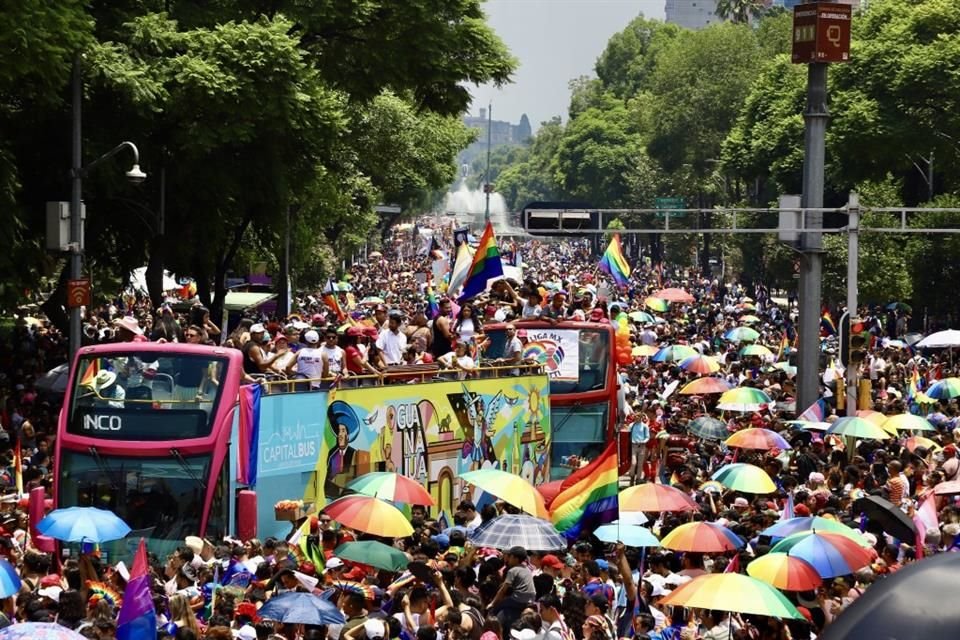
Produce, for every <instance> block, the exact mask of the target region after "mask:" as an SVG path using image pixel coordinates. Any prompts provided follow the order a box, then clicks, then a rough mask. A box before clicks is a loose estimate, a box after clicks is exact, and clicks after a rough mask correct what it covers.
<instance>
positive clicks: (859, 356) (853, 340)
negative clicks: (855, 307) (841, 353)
mask: <svg viewBox="0 0 960 640" xmlns="http://www.w3.org/2000/svg"><path fill="white" fill-rule="evenodd" d="M848 341H849V347H848V349H847V359H848V360H849V361H850V364H852V365H854V366H859V365H860V364H862V363H863V361H864V360H865V359H866V358H867V347H868V346H869V345H870V332H868V331H865V330H864V325H863V322H861V321H860V319H859V318H853V319H852V320H851V321H850V337H849V338H848Z"/></svg>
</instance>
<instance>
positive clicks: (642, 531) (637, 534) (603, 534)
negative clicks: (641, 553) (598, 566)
mask: <svg viewBox="0 0 960 640" xmlns="http://www.w3.org/2000/svg"><path fill="white" fill-rule="evenodd" d="M593 535H595V536H597V539H598V540H600V542H607V543H610V544H613V543H615V542H622V543H623V544H625V545H627V546H628V547H659V546H660V541H659V540H657V536H655V535H653V532H651V531H650V529H646V528H644V527H638V526H637V525H634V524H605V525H601V526H599V527H597V528H596V530H595V531H594V532H593Z"/></svg>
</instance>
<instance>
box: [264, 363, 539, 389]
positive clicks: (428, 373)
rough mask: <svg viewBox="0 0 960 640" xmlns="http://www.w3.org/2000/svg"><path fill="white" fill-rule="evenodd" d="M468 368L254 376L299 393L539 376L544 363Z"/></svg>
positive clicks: (434, 366) (432, 366) (429, 366)
mask: <svg viewBox="0 0 960 640" xmlns="http://www.w3.org/2000/svg"><path fill="white" fill-rule="evenodd" d="M464 372H465V370H464V369H455V368H443V367H441V366H439V365H438V364H433V363H431V364H416V365H396V366H391V367H387V369H386V370H384V371H382V372H380V373H379V374H351V375H347V376H331V377H327V378H296V377H295V378H287V377H283V376H279V375H273V374H269V373H265V374H260V375H256V374H255V375H254V376H253V377H254V378H259V379H260V384H261V386H263V388H264V390H265V391H266V393H268V394H275V393H296V392H298V391H318V390H321V391H322V390H330V389H350V388H356V387H381V386H385V385H391V384H412V383H417V384H429V383H432V382H456V381H458V380H459V381H465V380H476V379H478V378H486V379H489V378H505V377H514V376H518V375H528V376H529V375H538V374H542V373H544V368H543V365H542V364H539V363H517V364H505V365H490V364H488V365H482V366H479V367H476V368H475V369H470V370H466V373H467V374H468V375H467V376H466V377H464V378H461V377H460V374H462V373H464Z"/></svg>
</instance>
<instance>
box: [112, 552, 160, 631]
mask: <svg viewBox="0 0 960 640" xmlns="http://www.w3.org/2000/svg"><path fill="white" fill-rule="evenodd" d="M150 580H151V575H150V565H149V563H148V562H147V545H146V543H145V542H144V540H143V538H140V546H139V547H137V554H136V555H135V556H134V557H133V568H132V569H131V570H130V581H129V582H127V589H126V591H124V593H123V604H122V605H121V606H120V615H119V617H118V618H117V640H142V639H143V638H153V637H155V636H156V635H157V613H156V610H155V609H154V608H153V595H152V593H151V591H150Z"/></svg>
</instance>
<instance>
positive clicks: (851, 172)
mask: <svg viewBox="0 0 960 640" xmlns="http://www.w3.org/2000/svg"><path fill="white" fill-rule="evenodd" d="M728 4H731V3H728ZM740 4H744V6H746V5H745V3H740ZM733 5H737V6H739V5H738V4H737V3H732V4H731V6H733ZM734 8H736V6H735V7H734ZM739 10H740V9H737V11H739ZM751 12H752V10H751ZM743 22H745V21H739V22H737V23H723V24H718V25H714V26H711V27H708V28H706V29H703V30H700V31H686V30H682V29H679V28H677V27H676V26H674V25H669V24H664V23H661V22H657V21H654V20H647V19H645V18H642V17H641V18H637V19H636V20H634V21H633V22H631V23H630V24H629V25H628V26H627V27H626V28H625V29H624V30H623V31H621V32H620V33H617V34H615V35H614V36H613V37H612V38H611V39H610V41H609V42H608V44H607V47H606V49H605V51H604V52H603V54H602V55H601V56H600V58H599V59H598V60H597V63H596V67H595V71H596V77H594V78H579V79H577V80H575V81H573V82H572V83H571V88H572V96H571V103H570V108H569V120H568V121H567V123H566V124H563V123H562V122H561V121H560V120H559V119H554V120H552V121H550V122H546V123H543V125H542V126H541V127H540V129H539V131H538V132H537V134H536V136H535V137H534V138H533V139H532V140H531V141H530V143H529V144H528V145H526V146H523V147H520V148H510V149H500V150H497V152H496V153H495V154H494V157H493V162H492V167H493V168H492V173H493V175H494V176H495V179H494V181H495V184H496V188H497V189H498V191H499V192H500V193H502V194H503V195H504V197H505V199H506V200H507V202H508V204H509V206H510V207H511V208H512V209H514V210H518V209H520V208H522V207H523V205H524V204H526V203H527V202H530V201H533V200H576V201H581V202H586V203H588V204H589V205H591V206H594V207H604V208H649V207H653V206H654V199H655V198H656V197H664V196H674V197H682V198H683V199H684V201H685V203H686V205H687V206H688V207H691V208H696V207H704V208H713V207H717V208H722V207H730V206H738V205H739V206H750V207H766V206H770V205H771V204H773V205H774V206H775V204H774V203H775V202H776V200H777V196H778V194H781V193H799V192H800V190H801V179H802V163H803V116H802V113H803V109H804V100H805V86H806V67H805V66H804V65H795V64H791V62H790V57H789V47H790V42H791V23H792V16H791V15H790V14H788V13H786V12H783V11H776V10H775V11H771V12H768V13H767V14H766V15H764V16H763V17H762V18H761V19H759V20H758V21H757V22H756V23H755V24H753V25H749V24H744V23H743ZM853 27H854V30H853V43H852V54H851V56H852V62H850V63H849V64H838V65H833V66H831V68H830V109H831V115H832V118H831V122H830V126H829V130H828V139H827V188H826V202H827V206H842V205H843V204H844V203H845V202H846V199H847V194H848V193H849V192H850V191H851V190H854V189H855V190H858V191H859V192H861V193H862V197H861V201H862V202H863V203H864V204H866V205H869V206H874V207H880V206H902V205H910V206H915V205H918V204H922V203H930V204H932V205H934V206H947V205H949V204H953V203H954V195H953V194H956V193H957V192H958V189H960V174H958V171H957V170H958V168H960V167H958V163H960V115H958V114H960V110H958V109H957V107H958V106H960V105H958V104H957V102H958V101H960V74H958V73H957V70H958V69H960V5H958V4H957V3H954V2H945V1H943V0H876V1H875V2H871V3H869V5H868V8H866V9H864V10H863V11H861V12H859V13H858V14H856V16H855V19H854V23H853ZM931 159H932V160H933V161H934V162H935V171H934V172H933V175H934V182H933V184H932V186H930V185H928V184H926V182H925V178H926V169H927V165H926V162H927V160H931ZM918 167H919V169H921V170H923V171H919V170H918ZM931 192H932V198H931ZM921 217H922V218H923V220H921V219H920V218H921ZM635 218H636V219H626V220H625V222H627V223H628V224H630V225H642V224H646V223H651V222H652V220H645V219H642V218H643V217H642V216H636V217H635ZM880 218H882V215H881V214H879V213H877V214H870V215H869V216H868V217H867V220H866V221H865V222H866V223H867V224H871V223H872V222H873V221H876V222H883V221H882V220H881V219H880ZM725 222H729V220H726V216H725V214H723V213H720V212H715V213H712V214H704V215H701V216H700V217H699V218H696V217H694V218H692V219H687V220H685V221H680V220H678V221H677V224H688V225H689V226H690V227H691V228H697V227H700V228H702V227H705V226H709V225H715V226H719V225H720V224H722V223H725ZM834 222H835V223H836V224H840V222H841V221H834ZM921 222H922V223H924V224H930V225H939V226H943V225H944V224H948V225H950V224H951V223H952V220H951V217H950V214H932V213H931V214H923V216H917V220H916V223H917V224H920V223H921ZM738 223H739V224H741V225H743V224H745V223H746V224H755V225H756V226H764V227H766V226H776V216H766V215H757V216H754V218H753V220H744V219H743V218H741V219H739V220H738ZM883 226H892V225H883ZM953 226H956V225H953ZM704 238H705V239H704V240H702V245H700V246H698V244H699V243H698V242H697V241H696V239H695V237H694V236H692V235H691V236H689V237H682V236H681V237H677V236H673V237H671V239H670V240H667V241H665V245H664V246H661V245H660V244H659V240H658V239H657V238H655V237H652V236H651V237H649V238H648V240H647V242H648V243H649V245H650V247H649V251H650V252H651V253H652V254H653V256H654V258H659V257H660V255H658V254H660V253H663V252H665V253H666V257H667V258H668V259H673V260H679V261H685V262H689V261H691V260H694V259H699V261H700V264H701V266H702V267H703V268H704V269H706V270H709V268H710V262H709V259H710V257H711V256H714V257H717V256H718V254H720V253H721V252H722V254H723V256H724V258H725V262H726V264H727V265H728V267H730V268H733V269H735V270H738V271H741V272H742V273H743V274H744V276H745V277H747V278H762V279H764V280H765V281H766V282H768V283H773V284H775V285H781V286H784V287H785V288H791V287H792V286H794V285H793V279H792V277H791V273H792V270H793V262H794V259H795V256H794V255H793V254H792V253H791V251H790V250H788V249H786V248H784V247H782V246H780V245H778V244H777V242H776V239H775V238H772V237H771V238H767V237H763V238H761V237H758V236H740V237H737V238H719V239H714V241H713V243H712V244H711V241H710V239H709V236H704ZM844 243H845V240H844V238H842V237H836V236H834V237H831V238H828V239H827V245H828V256H827V265H826V270H827V274H828V276H827V278H826V281H825V283H824V286H825V291H826V295H827V297H828V299H832V300H836V301H839V300H842V299H843V297H844V293H843V292H844V290H845V289H844V287H845V284H844V277H843V276H842V274H844V273H845V264H846V256H845V252H844V251H843V250H842V246H841V245H844ZM905 249H906V250H905ZM954 249H960V245H958V243H957V242H955V241H954V240H953V237H952V236H946V237H941V236H938V237H911V238H910V239H909V241H908V240H907V239H905V238H901V237H897V236H883V235H880V234H864V237H863V240H862V250H861V274H860V282H861V296H862V297H863V298H864V299H866V300H870V301H875V302H882V301H889V300H890V299H909V298H911V297H912V296H914V294H918V295H917V297H918V301H919V298H921V297H922V302H923V304H924V305H927V306H929V307H930V308H931V309H932V310H933V311H936V312H943V311H946V310H948V309H950V308H952V306H953V305H952V299H951V297H950V296H949V294H941V293H940V292H941V291H942V287H935V286H933V285H934V283H936V282H938V279H941V280H942V275H940V276H938V274H944V273H945V270H949V269H952V267H949V266H945V265H944V263H947V264H953V263H956V261H957V260H956V258H960V254H954V253H949V252H950V251H953V250H954ZM945 252H947V253H945ZM920 293H922V296H920V295H919V294H920Z"/></svg>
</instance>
